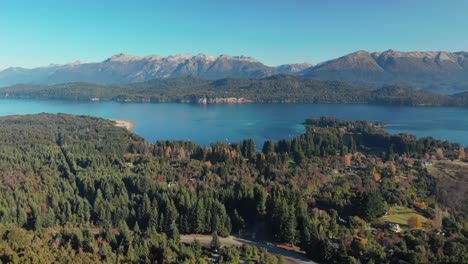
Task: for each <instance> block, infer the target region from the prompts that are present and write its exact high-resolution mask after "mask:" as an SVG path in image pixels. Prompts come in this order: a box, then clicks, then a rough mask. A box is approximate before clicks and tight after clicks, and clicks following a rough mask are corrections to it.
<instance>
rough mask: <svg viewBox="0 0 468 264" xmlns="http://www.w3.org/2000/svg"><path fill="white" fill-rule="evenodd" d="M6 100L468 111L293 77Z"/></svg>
mask: <svg viewBox="0 0 468 264" xmlns="http://www.w3.org/2000/svg"><path fill="white" fill-rule="evenodd" d="M0 97H2V98H19V99H62V100H82V101H88V100H92V99H93V98H95V100H97V99H99V100H113V101H136V102H183V103H201V104H216V103H249V102H256V103H344V104H353V103H368V104H379V105H407V106H468V98H467V97H464V96H459V95H453V96H449V95H440V94H435V93H431V92H427V91H422V90H413V89H408V88H404V87H400V86H385V87H383V88H381V89H377V90H373V89H370V88H366V87H363V86H356V85H351V84H348V83H345V82H341V81H321V80H317V79H312V78H304V77H299V76H292V75H274V76H271V77H267V78H262V79H245V78H244V79H232V78H231V79H221V80H216V81H210V80H204V79H200V78H196V77H179V78H169V79H155V80H151V81H148V82H141V83H133V84H127V85H98V84H89V83H67V84H58V85H52V86H36V85H17V86H13V87H9V88H4V89H2V90H1V91H0Z"/></svg>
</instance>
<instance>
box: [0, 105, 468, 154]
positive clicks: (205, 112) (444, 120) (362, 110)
mask: <svg viewBox="0 0 468 264" xmlns="http://www.w3.org/2000/svg"><path fill="white" fill-rule="evenodd" d="M42 112H46V113H68V114H79V115H92V116H98V117H103V118H115V119H127V120H132V121H134V122H136V124H137V126H136V128H135V130H134V132H135V133H137V134H139V135H141V136H142V137H144V138H145V139H147V140H149V141H151V142H154V141H156V140H160V139H161V140H165V139H181V140H191V141H194V142H196V143H199V144H203V145H207V144H209V143H210V142H214V141H225V142H238V141H240V140H242V139H245V138H252V139H254V140H255V142H256V143H257V144H258V145H259V147H261V146H262V144H263V142H264V141H265V140H267V139H272V140H278V139H283V138H291V137H294V136H297V135H299V134H301V133H303V132H304V130H305V129H304V127H303V126H302V125H301V123H302V122H303V121H304V120H305V119H306V118H308V117H320V116H334V117H337V118H340V119H346V120H356V119H360V120H373V121H383V122H385V123H387V124H389V126H388V127H387V128H386V130H387V131H388V132H390V133H400V132H403V133H410V134H415V135H416V136H418V137H422V136H433V137H434V138H438V139H447V140H449V141H453V142H458V143H461V144H463V145H465V146H468V109H465V108H453V107H400V106H373V105H335V104H315V105H314V104H243V105H194V104H175V103H174V104H169V103H168V104H151V103H118V102H71V101H52V100H50V101H49V100H44V101H41V100H0V116H6V115H17V114H34V113H42Z"/></svg>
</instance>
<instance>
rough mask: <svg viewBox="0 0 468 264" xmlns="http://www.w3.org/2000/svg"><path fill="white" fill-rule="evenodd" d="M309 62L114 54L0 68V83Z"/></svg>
mask: <svg viewBox="0 0 468 264" xmlns="http://www.w3.org/2000/svg"><path fill="white" fill-rule="evenodd" d="M311 66H312V65H311V64H308V63H303V64H287V65H281V66H278V67H270V66H266V65H264V64H263V63H261V62H259V61H257V60H256V59H253V58H251V57H246V56H228V55H220V56H208V55H205V54H198V55H195V56H193V55H190V54H179V55H175V56H168V57H162V56H158V55H151V56H133V55H126V54H117V55H114V56H112V57H111V58H109V59H107V60H104V61H102V62H97V63H72V64H65V65H53V66H50V67H40V68H35V69H24V68H8V69H5V70H4V71H1V72H0V86H9V85H14V84H20V83H26V84H27V83H30V84H59V83H68V82H90V83H99V84H125V83H133V82H143V81H148V80H152V79H158V78H172V77H184V76H196V77H199V78H203V79H209V80H215V79H222V78H263V77H266V76H271V75H273V74H276V73H284V74H297V73H299V72H302V71H303V70H305V69H306V68H309V67H311Z"/></svg>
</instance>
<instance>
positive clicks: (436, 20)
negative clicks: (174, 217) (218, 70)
mask: <svg viewBox="0 0 468 264" xmlns="http://www.w3.org/2000/svg"><path fill="white" fill-rule="evenodd" d="M467 10H468V1H467V0H284V1H280V0H191V1H189V0H187V1H181V0H170V1H169V0H168V1H161V0H144V1H139V0H131V1H127V0H30V1H26V0H0V68H6V67H8V66H25V67H33V66H39V65H48V64H50V63H68V62H72V61H75V60H81V61H84V62H93V61H101V60H104V59H106V58H108V57H110V56H111V55H113V54H116V53H127V54H134V55H149V54H159V55H163V56H166V55H173V54H179V53H191V54H197V53H200V52H202V53H206V54H209V55H220V54H229V55H247V56H251V57H254V58H257V59H259V60H261V61H262V62H264V63H266V64H267V65H278V64H282V63H292V62H304V61H307V62H311V63H318V62H322V61H324V60H327V59H331V58H335V57H339V56H342V55H345V54H347V53H351V52H354V51H357V50H369V51H383V50H387V49H395V50H402V51H411V50H447V51H460V50H468V16H467Z"/></svg>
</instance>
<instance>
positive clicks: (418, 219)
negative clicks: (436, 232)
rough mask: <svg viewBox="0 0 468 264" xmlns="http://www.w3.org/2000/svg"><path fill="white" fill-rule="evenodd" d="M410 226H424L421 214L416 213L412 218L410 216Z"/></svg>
mask: <svg viewBox="0 0 468 264" xmlns="http://www.w3.org/2000/svg"><path fill="white" fill-rule="evenodd" d="M408 226H409V227H410V228H418V229H420V228H422V220H421V217H420V216H419V215H414V216H412V217H410V218H408Z"/></svg>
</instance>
